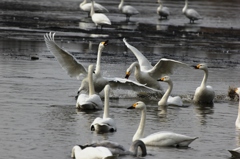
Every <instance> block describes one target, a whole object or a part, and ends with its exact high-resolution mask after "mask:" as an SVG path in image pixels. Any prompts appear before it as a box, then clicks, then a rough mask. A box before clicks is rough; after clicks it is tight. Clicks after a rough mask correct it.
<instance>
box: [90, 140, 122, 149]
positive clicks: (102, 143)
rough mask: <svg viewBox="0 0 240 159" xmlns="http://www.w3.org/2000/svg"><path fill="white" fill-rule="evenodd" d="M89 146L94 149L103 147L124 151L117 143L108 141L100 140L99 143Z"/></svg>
mask: <svg viewBox="0 0 240 159" xmlns="http://www.w3.org/2000/svg"><path fill="white" fill-rule="evenodd" d="M91 146H94V147H97V146H103V147H107V148H111V149H119V150H122V151H126V150H125V148H124V147H123V146H122V145H120V144H119V143H117V142H113V141H109V140H102V141H99V142H94V143H92V144H91Z"/></svg>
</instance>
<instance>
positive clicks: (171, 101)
mask: <svg viewBox="0 0 240 159" xmlns="http://www.w3.org/2000/svg"><path fill="white" fill-rule="evenodd" d="M158 81H163V82H166V83H168V89H167V91H166V92H165V93H164V95H163V97H162V98H161V100H160V101H159V102H158V105H159V106H167V105H174V106H182V105H183V102H182V99H181V97H179V96H175V97H172V96H170V94H171V92H172V89H173V83H172V80H171V78H170V77H169V76H164V77H162V78H160V79H158Z"/></svg>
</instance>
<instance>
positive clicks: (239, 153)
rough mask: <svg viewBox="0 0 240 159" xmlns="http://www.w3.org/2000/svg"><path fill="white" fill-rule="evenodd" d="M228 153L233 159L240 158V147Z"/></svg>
mask: <svg viewBox="0 0 240 159" xmlns="http://www.w3.org/2000/svg"><path fill="white" fill-rule="evenodd" d="M228 151H229V152H230V153H231V154H232V158H236V159H237V158H240V147H237V148H235V149H233V150H228Z"/></svg>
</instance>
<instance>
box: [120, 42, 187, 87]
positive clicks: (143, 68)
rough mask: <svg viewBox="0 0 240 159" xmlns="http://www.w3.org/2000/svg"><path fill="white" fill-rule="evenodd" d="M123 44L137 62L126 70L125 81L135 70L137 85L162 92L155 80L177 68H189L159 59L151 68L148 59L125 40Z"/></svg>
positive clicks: (174, 61) (179, 63)
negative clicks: (143, 85)
mask: <svg viewBox="0 0 240 159" xmlns="http://www.w3.org/2000/svg"><path fill="white" fill-rule="evenodd" d="M123 42H124V43H125V45H126V46H127V47H128V49H130V50H131V51H132V52H133V54H134V55H135V56H136V58H137V60H138V62H134V63H132V64H131V65H130V66H129V68H128V69H127V71H126V76H125V78H127V79H128V78H129V76H130V75H131V73H132V72H133V69H134V68H135V78H136V80H137V81H138V82H139V83H141V84H145V85H146V86H148V87H151V88H154V89H157V90H162V87H161V86H160V83H159V82H158V81H157V79H159V78H161V77H162V76H163V75H168V74H172V73H173V71H174V70H175V69H177V68H184V67H185V68H189V66H188V65H187V64H185V63H183V62H180V61H176V60H172V59H166V58H161V59H160V60H159V61H158V62H157V63H156V65H155V66H152V65H151V63H150V62H149V61H148V59H147V58H146V57H145V56H144V55H143V54H142V53H141V52H140V51H139V50H138V49H136V48H135V47H133V46H132V45H130V44H129V43H128V42H127V41H126V39H125V38H124V39H123Z"/></svg>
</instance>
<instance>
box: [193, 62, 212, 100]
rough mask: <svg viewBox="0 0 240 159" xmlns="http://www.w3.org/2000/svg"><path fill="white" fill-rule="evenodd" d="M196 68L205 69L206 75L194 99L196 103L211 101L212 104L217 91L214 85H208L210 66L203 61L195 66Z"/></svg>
mask: <svg viewBox="0 0 240 159" xmlns="http://www.w3.org/2000/svg"><path fill="white" fill-rule="evenodd" d="M194 68H195V69H199V70H203V71H204V76H203V80H202V83H201V85H200V86H199V87H197V89H196V91H195V94H194V97H193V101H194V102H195V103H209V104H212V103H213V100H214V97H215V92H214V90H213V88H212V86H209V85H206V84H207V78H208V67H207V64H205V63H201V64H198V65H197V66H194Z"/></svg>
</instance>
